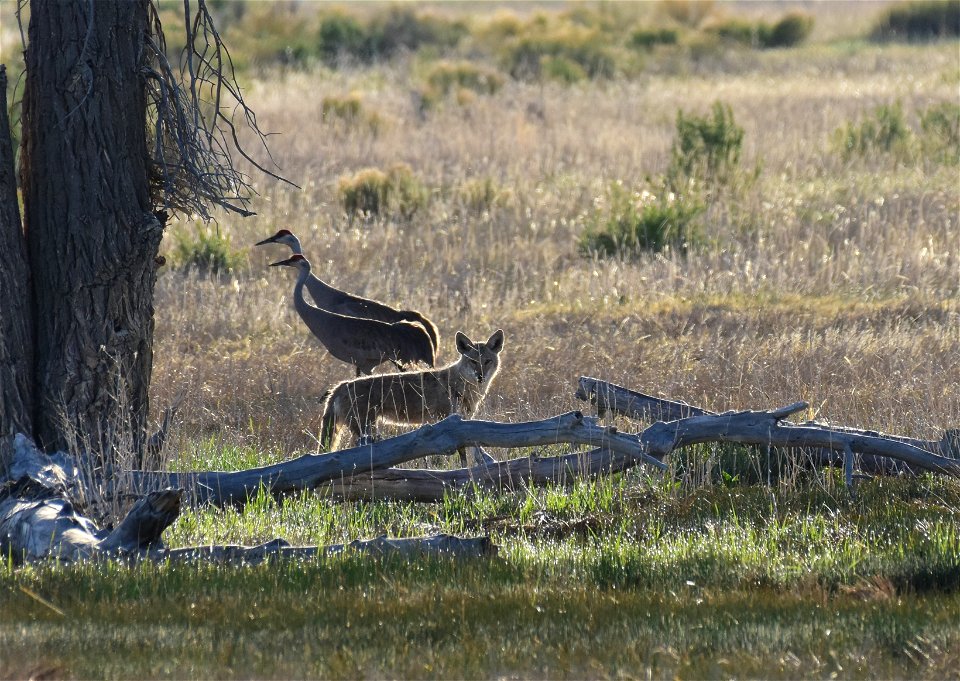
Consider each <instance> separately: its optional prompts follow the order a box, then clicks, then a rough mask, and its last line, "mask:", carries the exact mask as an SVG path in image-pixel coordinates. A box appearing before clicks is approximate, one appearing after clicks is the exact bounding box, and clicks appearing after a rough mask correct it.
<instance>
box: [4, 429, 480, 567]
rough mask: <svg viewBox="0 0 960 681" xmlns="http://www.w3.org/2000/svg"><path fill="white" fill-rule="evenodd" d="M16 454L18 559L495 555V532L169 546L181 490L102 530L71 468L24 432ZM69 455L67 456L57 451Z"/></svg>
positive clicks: (13, 522)
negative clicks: (83, 507) (167, 534)
mask: <svg viewBox="0 0 960 681" xmlns="http://www.w3.org/2000/svg"><path fill="white" fill-rule="evenodd" d="M17 444H18V446H17V448H16V449H15V454H14V457H15V458H14V461H13V464H14V468H15V469H16V470H17V471H18V472H20V473H21V476H20V477H19V478H18V479H17V480H9V479H8V480H6V481H3V484H2V487H0V555H2V556H3V557H4V558H6V557H8V556H9V557H10V558H12V559H13V560H15V561H17V562H21V561H38V560H45V559H57V560H61V561H65V562H73V561H79V560H89V559H105V558H119V559H123V560H133V561H136V560H154V561H163V560H172V561H176V562H186V561H201V560H202V561H214V562H234V563H259V562H262V561H264V560H270V559H291V558H310V557H314V556H317V555H331V554H338V553H343V552H348V551H358V552H363V553H370V554H376V555H398V556H407V557H412V558H415V557H419V556H426V555H432V556H453V557H457V558H463V557H472V556H489V555H494V554H495V553H496V551H497V547H496V546H495V545H493V544H492V543H491V541H490V539H489V537H467V538H462V537H455V536H451V535H445V534H438V535H434V536H430V537H411V538H401V539H389V538H387V537H377V538H375V539H367V540H357V541H354V542H351V543H350V544H334V545H331V546H296V547H295V546H290V545H289V544H288V543H287V542H285V541H283V540H281V539H276V540H274V541H272V542H267V543H266V544H262V545H260V546H252V547H247V546H197V547H187V548H179V549H167V548H164V547H163V545H162V543H161V541H160V535H161V534H162V532H163V531H164V530H165V529H166V528H167V527H169V526H170V524H171V523H173V521H174V520H175V519H176V518H177V517H178V516H179V514H180V508H181V501H182V499H183V490H178V489H165V490H159V491H155V492H150V493H149V494H147V495H146V496H145V497H143V498H142V499H140V500H138V501H137V503H135V504H134V505H133V508H132V509H131V510H130V512H129V513H128V514H127V516H126V517H125V518H124V519H123V521H122V522H120V524H118V525H117V527H116V528H115V529H114V530H113V531H112V532H107V531H105V530H101V529H100V528H98V527H97V525H96V524H95V523H94V522H93V521H92V520H90V519H89V518H87V517H85V516H84V515H83V514H82V513H81V512H80V510H79V506H80V504H81V503H82V502H81V501H80V500H78V499H72V498H71V494H74V493H76V492H77V491H81V492H82V491H83V490H80V489H79V487H78V486H76V485H73V486H70V487H69V488H68V487H67V486H64V484H63V482H64V481H65V480H66V479H67V473H66V472H65V471H64V470H63V469H62V468H61V467H60V465H59V464H58V463H57V461H56V460H55V459H54V458H52V457H48V456H47V455H45V454H43V453H42V452H39V451H37V450H36V449H35V448H31V447H29V445H28V441H27V440H26V438H23V437H22V436H20V437H19V438H18V441H17ZM57 458H58V459H59V458H63V459H64V460H68V459H69V457H57Z"/></svg>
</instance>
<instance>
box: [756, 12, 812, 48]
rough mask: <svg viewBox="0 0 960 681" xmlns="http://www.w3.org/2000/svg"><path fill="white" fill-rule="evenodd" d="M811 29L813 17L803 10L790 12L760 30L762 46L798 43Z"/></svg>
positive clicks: (786, 45)
mask: <svg viewBox="0 0 960 681" xmlns="http://www.w3.org/2000/svg"><path fill="white" fill-rule="evenodd" d="M812 30H813V17H812V16H810V15H809V14H804V13H803V12H790V13H788V14H786V15H784V16H783V18H781V19H780V21H778V22H777V23H775V24H774V25H773V26H771V27H769V28H765V29H764V30H761V32H760V42H761V44H762V45H763V46H764V47H793V46H794V45H799V44H800V43H802V42H803V41H804V40H806V39H807V37H808V36H809V35H810V32H811V31H812Z"/></svg>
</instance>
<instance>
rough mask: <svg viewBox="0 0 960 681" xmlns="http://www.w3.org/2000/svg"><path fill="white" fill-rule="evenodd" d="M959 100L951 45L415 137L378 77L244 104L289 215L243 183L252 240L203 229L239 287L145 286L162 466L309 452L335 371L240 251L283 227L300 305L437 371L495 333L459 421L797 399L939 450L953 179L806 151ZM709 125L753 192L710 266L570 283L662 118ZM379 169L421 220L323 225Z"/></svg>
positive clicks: (501, 117)
mask: <svg viewBox="0 0 960 681" xmlns="http://www.w3.org/2000/svg"><path fill="white" fill-rule="evenodd" d="M414 71H415V70H414ZM958 84H960V64H958V58H957V45H956V43H945V44H934V45H927V46H884V47H878V46H872V45H860V46H853V47H851V46H837V45H827V46H823V45H820V46H811V47H807V48H802V49H798V50H790V51H772V52H767V53H759V52H736V53H730V54H719V55H718V56H717V57H716V58H715V59H713V60H710V61H709V62H707V61H703V62H701V61H697V60H696V59H692V58H685V61H683V62H682V63H681V62H680V61H677V63H674V64H664V68H663V69H662V70H661V72H660V73H654V74H652V75H647V76H645V77H643V78H642V79H640V80H637V81H629V82H627V81H612V82H603V83H590V84H585V85H581V86H577V87H571V88H564V87H561V86H557V85H550V84H547V85H525V84H520V83H516V82H508V83H507V84H506V85H505V86H504V88H503V89H502V90H501V91H500V92H499V93H497V94H496V95H494V96H480V97H477V98H476V99H474V100H473V101H471V102H470V103H469V104H467V105H465V106H459V105H457V104H456V103H454V102H447V103H445V104H443V105H442V106H441V107H440V108H439V109H437V110H436V111H433V112H430V113H428V114H427V115H426V117H425V118H421V117H420V114H419V112H418V111H417V108H416V101H415V99H414V98H413V97H412V96H411V92H413V91H414V90H415V89H416V85H417V81H416V76H415V74H414V72H413V71H411V70H410V69H408V68H406V67H404V66H402V65H397V66H379V67H375V68H371V69H364V70H356V71H340V72H328V71H315V72H311V73H290V74H287V75H284V76H283V77H277V78H271V79H269V80H262V81H256V82H254V83H252V84H251V86H250V88H249V91H248V96H247V99H248V101H249V102H250V103H251V104H252V105H253V106H254V108H255V109H256V111H257V114H258V117H259V120H260V122H261V124H262V127H264V129H267V130H270V131H275V132H279V133H282V134H280V135H278V136H275V137H272V138H271V150H272V153H273V155H274V157H275V158H276V159H277V160H278V161H279V163H280V165H281V167H282V173H283V174H284V175H285V176H286V177H288V178H290V179H291V180H292V181H293V182H295V183H297V184H299V185H300V186H301V187H302V189H293V188H291V187H288V186H285V185H282V184H276V183H273V182H267V181H265V180H262V179H261V180H258V182H259V190H260V192H261V197H260V199H258V201H257V202H256V206H255V210H257V212H258V213H259V215H258V216H256V217H254V218H250V219H247V220H240V219H238V218H235V217H232V216H226V215H222V216H221V217H220V225H219V227H220V229H221V230H222V231H223V232H225V233H226V234H227V235H229V236H230V237H231V239H232V243H233V245H234V247H238V248H249V262H250V266H249V270H247V271H245V272H242V273H240V274H239V275H237V277H236V278H230V279H227V278H225V279H223V280H220V281H217V280H209V279H204V278H202V277H198V276H197V275H193V274H182V273H177V272H166V273H164V274H163V275H162V276H161V278H160V281H159V282H158V285H157V299H156V310H157V336H156V339H157V345H156V350H155V370H154V381H153V385H154V405H155V407H157V408H159V407H162V406H163V405H164V404H165V403H167V402H168V401H169V400H170V399H172V396H173V395H174V394H175V393H176V392H177V391H178V390H180V389H186V390H187V392H188V398H187V406H186V408H185V410H184V414H183V423H182V427H181V429H180V434H181V441H180V442H179V443H176V444H175V446H188V445H189V442H191V441H192V440H194V439H195V438H197V437H198V436H199V435H201V434H202V435H205V436H211V435H212V436H215V437H216V438H218V439H221V440H222V441H224V442H228V443H234V444H244V445H250V446H253V447H258V448H262V449H265V450H266V449H280V450H282V451H290V450H293V449H298V448H313V447H314V446H315V444H314V442H313V440H312V439H311V436H310V434H309V433H315V432H316V429H317V422H318V418H319V408H320V407H319V399H320V396H321V395H322V394H323V393H324V391H326V390H327V389H328V388H329V387H330V386H332V385H333V384H334V383H335V382H337V381H339V380H342V379H343V378H345V377H348V376H349V375H350V373H351V370H350V368H349V367H347V366H346V365H345V364H342V363H340V362H337V361H336V360H334V359H332V358H331V357H330V356H329V355H327V354H326V353H325V352H324V351H323V350H322V349H321V348H320V347H319V345H318V344H317V343H316V341H314V340H313V339H312V338H311V337H310V336H309V333H308V332H307V331H306V329H305V327H303V325H302V324H301V323H300V321H299V320H298V318H297V317H296V314H295V313H294V311H293V310H292V308H291V305H290V300H291V292H292V287H293V278H292V276H290V275H289V273H288V272H278V271H275V270H271V269H268V268H267V267H266V265H267V263H269V262H272V261H275V260H278V259H280V257H281V256H284V257H285V249H283V248H281V247H279V246H269V247H261V248H257V249H254V248H252V244H253V243H255V242H256V241H258V240H260V239H262V238H265V237H266V236H269V235H270V234H272V233H273V232H274V231H275V230H276V229H278V228H280V227H287V228H290V229H291V230H293V231H294V232H295V233H296V234H298V235H299V236H300V238H301V240H302V241H303V243H304V249H305V251H306V253H307V256H308V257H309V258H311V261H312V262H313V263H314V270H315V272H316V273H317V274H318V275H319V276H320V277H321V278H324V279H326V280H328V281H330V282H331V283H333V284H334V285H337V286H339V287H342V288H344V289H347V290H350V291H352V292H356V293H359V294H362V295H366V296H372V297H375V298H378V299H382V300H385V301H387V302H390V303H392V304H396V305H403V306H407V307H414V308H417V309H420V310H422V311H424V312H425V313H427V314H428V315H429V316H431V317H432V318H433V319H434V321H435V322H436V323H437V324H438V326H439V328H440V331H441V336H442V338H441V350H442V352H441V360H442V361H450V360H452V359H454V355H455V352H454V348H453V336H454V332H455V331H457V330H458V329H462V330H464V331H465V332H466V333H467V334H468V335H471V336H479V335H483V334H489V333H490V332H492V331H493V330H494V329H495V328H497V327H502V328H503V329H504V330H505V331H506V339H507V340H506V345H505V350H504V356H503V369H502V372H501V376H500V378H499V379H498V381H497V383H496V384H495V385H494V388H493V390H492V391H491V395H490V396H489V398H488V402H487V404H486V405H485V407H484V408H483V410H482V411H481V416H486V417H492V418H497V419H509V420H516V419H526V418H533V417H542V416H546V415H549V414H553V413H557V412H560V411H564V410H568V409H573V408H579V407H581V406H583V405H582V404H581V403H578V402H576V401H575V400H574V399H573V397H572V393H573V390H574V388H575V381H576V378H577V376H578V375H581V374H591V375H596V376H599V377H602V378H606V379H609V380H613V381H615V382H618V383H620V384H623V385H627V386H631V387H634V388H636V389H640V390H643V391H646V392H650V393H654V394H659V395H664V396H668V397H672V398H679V399H685V400H687V401H690V402H693V403H697V404H700V405H702V406H704V407H708V408H712V409H728V408H767V407H773V406H778V405H782V404H786V403H789V402H792V401H794V400H797V399H804V400H808V401H809V402H810V403H811V404H812V405H813V407H812V409H811V414H810V415H811V416H813V415H816V416H817V417H818V418H823V419H829V420H832V421H834V422H840V423H845V424H849V425H858V426H864V427H872V428H878V429H883V430H889V431H895V432H899V433H904V434H910V435H915V436H926V437H939V435H940V429H941V428H943V427H950V426H956V425H958V424H960V300H958V292H960V225H958V207H960V190H958V186H957V181H956V180H957V168H956V166H953V167H941V166H937V165H935V164H933V163H928V162H924V161H923V160H922V159H920V160H917V161H914V162H910V163H901V164H894V163H892V162H891V161H890V160H889V159H885V158H868V159H860V160H856V161H854V162H850V163H843V162H842V161H841V160H840V157H839V155H838V154H836V153H835V152H834V150H833V149H832V148H831V144H830V138H831V135H832V133H833V131H834V130H835V129H836V128H838V127H839V126H841V125H843V124H845V123H846V122H848V121H852V120H857V119H858V118H859V117H861V116H863V115H866V114H867V113H869V112H870V111H871V110H872V109H873V108H874V107H876V106H877V105H878V104H881V103H890V102H894V101H897V100H899V101H900V102H902V104H903V107H904V111H905V113H906V114H907V117H908V120H910V121H914V120H915V118H916V116H917V112H918V111H920V110H923V109H924V108H926V107H927V106H929V105H930V104H931V103H935V102H940V101H956V92H957V87H958ZM344 92H356V93H359V95H360V96H361V97H362V100H363V102H364V109H365V110H367V111H370V112H373V113H375V114H376V115H377V116H379V117H380V119H381V120H382V121H383V124H382V125H380V126H379V128H377V129H376V130H375V131H373V130H370V129H367V128H364V127H362V126H361V127H355V128H351V127H349V126H342V125H336V126H334V125H326V124H324V122H323V121H322V120H321V117H320V110H321V107H322V102H323V100H324V98H326V97H329V96H331V95H337V94H342V93H344ZM716 100H721V101H723V102H725V103H727V104H729V105H730V106H731V107H732V110H733V112H734V116H735V118H736V121H737V123H738V124H740V125H741V126H743V127H744V129H745V131H746V136H745V147H744V156H745V165H746V166H747V168H750V169H752V168H753V167H754V166H756V165H758V164H759V168H760V173H759V177H758V180H757V181H756V182H755V183H754V184H752V185H747V186H744V187H743V188H741V189H739V190H738V191H737V192H734V193H733V194H731V195H730V196H727V197H726V198H721V199H719V200H717V201H716V202H714V203H712V204H711V205H710V207H709V209H708V234H707V237H708V239H709V240H710V244H711V245H710V246H708V247H706V248H705V249H703V250H702V251H698V252H695V253H691V254H690V255H688V256H687V257H685V258H684V257H680V256H677V255H670V254H668V255H666V256H664V255H643V256H640V257H638V258H636V259H626V260H615V259H609V260H591V259H588V258H584V257H582V256H580V255H579V254H578V250H577V238H578V236H579V234H580V233H581V232H582V230H583V229H584V227H585V224H586V222H587V221H588V219H589V218H590V216H591V214H592V213H593V212H594V211H595V210H596V209H597V207H598V206H602V205H603V202H604V201H605V196H606V190H607V187H608V186H609V185H610V184H611V183H612V182H615V181H622V182H623V183H624V184H625V185H627V186H631V187H641V186H644V185H643V183H644V178H645V177H647V176H654V177H655V176H658V175H659V174H661V173H663V172H664V170H665V169H666V167H667V164H668V163H669V153H670V146H671V143H672V140H673V135H674V122H675V118H676V113H677V110H678V109H681V108H682V109H683V110H684V111H686V112H697V113H704V112H705V111H706V110H707V109H708V108H709V106H710V105H711V104H712V103H713V102H714V101H716ZM395 163H406V164H408V165H409V166H410V168H411V169H412V170H413V173H414V175H415V176H416V177H417V178H418V179H419V180H420V181H422V182H423V183H424V184H425V185H426V186H427V187H429V188H430V191H431V198H430V203H429V206H428V207H427V209H426V210H421V211H419V212H417V213H416V214H415V215H414V217H413V218H412V220H410V221H405V220H402V219H399V218H396V219H395V218H393V217H391V216H381V217H378V218H373V219H370V220H366V221H365V220H361V219H356V218H355V219H352V220H351V219H350V218H348V217H347V216H345V215H343V214H342V213H341V209H340V207H339V204H338V201H337V195H336V190H337V182H338V180H339V178H340V177H342V176H344V175H350V174H353V173H355V172H356V171H357V170H359V169H361V168H366V167H379V168H384V169H386V168H389V167H390V166H391V165H393V164H395ZM484 183H486V184H487V185H489V186H490V187H493V188H495V189H496V196H497V199H496V200H493V201H490V205H489V206H488V207H486V210H484V206H483V205H480V206H479V207H478V206H477V205H475V202H471V201H468V200H467V199H465V198H464V197H465V196H467V195H468V194H469V192H470V191H471V189H470V188H471V187H477V186H482V185H483V184H484ZM473 191H475V189H474V190H473Z"/></svg>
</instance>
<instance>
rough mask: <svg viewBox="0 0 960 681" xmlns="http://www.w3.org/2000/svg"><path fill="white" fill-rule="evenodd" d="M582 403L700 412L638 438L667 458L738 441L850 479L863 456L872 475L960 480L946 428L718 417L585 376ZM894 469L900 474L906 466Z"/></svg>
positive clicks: (796, 407) (631, 410)
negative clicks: (795, 453)
mask: <svg viewBox="0 0 960 681" xmlns="http://www.w3.org/2000/svg"><path fill="white" fill-rule="evenodd" d="M576 396H577V397H578V398H579V399H582V400H586V399H589V400H591V401H592V402H594V403H596V404H597V405H598V408H599V407H600V406H602V407H603V409H605V410H606V409H609V410H610V411H613V412H615V413H618V414H622V415H625V416H628V417H631V418H638V417H639V418H643V417H647V415H648V414H652V413H656V412H657V411H660V412H665V413H669V414H676V413H677V412H678V411H679V410H687V409H690V410H692V411H693V413H695V414H696V413H697V412H699V414H697V415H694V416H690V417H688V418H680V419H674V420H671V421H667V422H664V421H658V422H657V423H654V424H653V425H651V426H650V427H649V428H647V429H646V430H644V431H643V432H642V433H641V434H640V441H641V442H643V443H644V445H645V446H646V448H647V452H648V453H649V454H652V455H654V456H658V457H661V458H662V457H664V456H666V455H668V454H670V453H671V452H673V451H674V450H676V449H679V448H681V447H687V446H689V445H692V444H698V443H702V442H737V443H740V444H749V445H760V446H769V447H787V448H802V449H808V450H813V451H814V452H817V453H818V459H819V460H820V461H822V462H824V463H831V464H832V463H836V462H837V461H842V462H843V463H844V467H845V470H846V477H847V479H848V480H851V479H852V477H853V472H852V468H851V466H852V463H851V457H852V456H853V455H854V454H856V455H860V456H861V457H865V458H863V459H862V461H861V465H863V464H864V463H869V464H870V465H869V468H870V469H871V470H872V471H883V472H890V471H891V466H890V460H891V459H893V460H895V461H897V462H900V463H902V464H907V465H908V466H911V467H913V468H915V469H917V470H926V471H932V472H935V473H942V474H946V475H952V476H960V459H958V458H957V454H958V449H960V448H958V447H957V440H958V438H957V431H956V430H948V431H946V433H945V434H944V436H943V438H942V439H941V440H916V439H912V438H906V437H901V436H894V435H886V434H884V433H879V432H877V431H870V430H859V429H855V428H847V427H835V426H831V425H828V424H823V423H817V422H815V421H808V422H806V423H802V424H792V423H782V422H781V421H782V420H783V419H784V418H786V417H787V416H790V415H791V414H794V413H797V412H799V411H802V410H804V409H806V408H807V406H808V405H807V404H806V403H805V402H797V403H795V404H792V405H789V406H787V407H784V408H781V409H777V410H772V411H744V412H727V413H725V414H715V413H712V412H708V411H706V410H703V409H699V408H698V407H691V406H690V405H687V404H684V403H676V402H670V401H669V400H661V399H659V398H652V397H649V396H646V395H643V394H642V393H635V392H633V391H631V390H628V389H627V388H622V387H621V386H617V385H614V384H612V383H607V382H606V381H601V380H598V379H595V378H589V377H581V378H580V381H579V387H578V390H577V392H576ZM893 470H896V471H902V470H903V467H902V466H900V467H894V468H893Z"/></svg>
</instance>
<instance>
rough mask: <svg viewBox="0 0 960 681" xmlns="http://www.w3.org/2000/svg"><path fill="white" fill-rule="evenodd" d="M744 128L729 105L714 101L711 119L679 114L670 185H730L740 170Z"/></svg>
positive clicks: (669, 169) (675, 187) (680, 187)
mask: <svg viewBox="0 0 960 681" xmlns="http://www.w3.org/2000/svg"><path fill="white" fill-rule="evenodd" d="M743 134H744V133H743V128H741V127H740V126H739V125H737V123H736V121H735V120H734V118H733V110H732V109H731V108H730V106H729V105H728V104H723V103H721V102H719V101H718V102H714V104H713V107H712V109H711V113H710V115H709V116H697V115H695V114H690V115H688V114H685V113H684V112H683V110H679V111H677V135H676V137H675V138H674V141H673V148H672V149H671V153H670V166H669V168H668V169H667V182H668V184H669V185H670V186H671V187H672V188H673V189H674V190H675V191H680V190H683V189H684V188H685V187H686V186H687V185H688V184H689V183H690V181H691V180H693V181H694V182H702V183H705V184H709V185H721V184H727V183H728V182H729V181H730V180H732V179H733V178H734V176H735V175H736V174H737V173H738V172H739V170H740V151H741V148H742V146H743Z"/></svg>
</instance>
